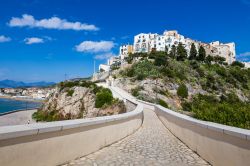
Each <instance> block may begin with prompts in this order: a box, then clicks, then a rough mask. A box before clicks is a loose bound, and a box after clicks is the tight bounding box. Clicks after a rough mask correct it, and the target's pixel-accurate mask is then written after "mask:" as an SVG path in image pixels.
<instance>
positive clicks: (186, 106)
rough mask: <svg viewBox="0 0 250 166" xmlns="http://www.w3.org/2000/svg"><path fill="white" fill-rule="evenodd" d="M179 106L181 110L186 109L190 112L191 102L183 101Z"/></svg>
mask: <svg viewBox="0 0 250 166" xmlns="http://www.w3.org/2000/svg"><path fill="white" fill-rule="evenodd" d="M181 106H182V109H183V111H188V112H190V111H191V110H192V104H190V103H189V102H187V101H184V102H182V103H181Z"/></svg>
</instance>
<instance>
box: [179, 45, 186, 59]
mask: <svg viewBox="0 0 250 166" xmlns="http://www.w3.org/2000/svg"><path fill="white" fill-rule="evenodd" d="M186 57H187V50H186V49H185V48H184V47H183V45H182V43H179V44H178V46H177V60H178V61H183V60H184V59H185V58H186Z"/></svg>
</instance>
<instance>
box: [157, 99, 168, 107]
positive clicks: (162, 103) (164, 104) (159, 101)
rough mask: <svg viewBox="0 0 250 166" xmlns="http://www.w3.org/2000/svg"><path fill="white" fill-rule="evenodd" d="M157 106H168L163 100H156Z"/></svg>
mask: <svg viewBox="0 0 250 166" xmlns="http://www.w3.org/2000/svg"><path fill="white" fill-rule="evenodd" d="M158 104H159V105H161V106H163V107H165V108H169V107H168V104H167V103H166V102H165V101H164V100H161V99H158Z"/></svg>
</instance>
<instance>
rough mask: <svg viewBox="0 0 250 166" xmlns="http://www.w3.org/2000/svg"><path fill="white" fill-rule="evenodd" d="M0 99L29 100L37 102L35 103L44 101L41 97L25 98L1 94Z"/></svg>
mask: <svg viewBox="0 0 250 166" xmlns="http://www.w3.org/2000/svg"><path fill="white" fill-rule="evenodd" d="M0 99H10V100H16V101H30V102H37V103H43V102H44V101H45V100H42V99H32V98H26V97H14V96H2V95H0Z"/></svg>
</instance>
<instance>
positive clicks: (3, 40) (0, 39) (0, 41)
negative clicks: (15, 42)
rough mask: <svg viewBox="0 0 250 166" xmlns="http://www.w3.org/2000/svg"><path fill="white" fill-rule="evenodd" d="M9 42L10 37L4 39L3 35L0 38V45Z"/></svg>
mask: <svg viewBox="0 0 250 166" xmlns="http://www.w3.org/2000/svg"><path fill="white" fill-rule="evenodd" d="M9 41H11V38H10V37H6V36H4V35H1V36H0V43H4V42H9Z"/></svg>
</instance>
